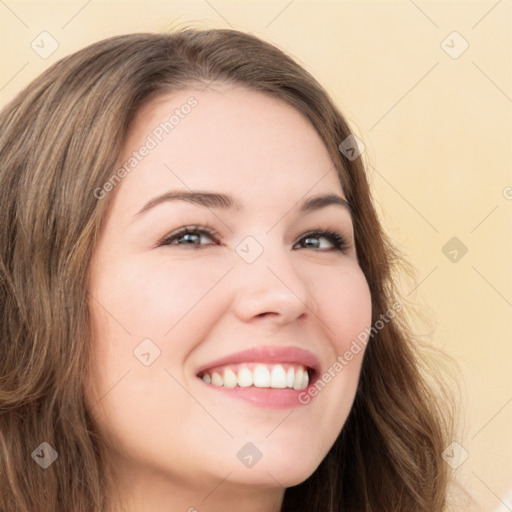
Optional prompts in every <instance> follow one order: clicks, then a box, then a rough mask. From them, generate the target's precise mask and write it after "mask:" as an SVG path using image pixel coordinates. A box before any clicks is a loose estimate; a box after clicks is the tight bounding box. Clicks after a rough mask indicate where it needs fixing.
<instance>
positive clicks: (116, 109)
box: [0, 28, 451, 512]
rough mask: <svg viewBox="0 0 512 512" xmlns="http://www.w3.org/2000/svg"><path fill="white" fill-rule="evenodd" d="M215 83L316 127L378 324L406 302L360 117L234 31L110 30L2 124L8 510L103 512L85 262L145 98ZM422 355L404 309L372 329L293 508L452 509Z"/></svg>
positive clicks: (2, 478) (44, 80)
mask: <svg viewBox="0 0 512 512" xmlns="http://www.w3.org/2000/svg"><path fill="white" fill-rule="evenodd" d="M211 82H227V83H233V84H237V85H243V86H246V87H249V88H252V89H254V90H258V91H262V92H265V93H267V94H270V95H273V96H274V97H277V98H280V99H281V100H283V101H285V102H287V103H288V104H290V105H291V106H293V107H294V108H295V109H297V110H298V111H299V112H301V113H302V114H303V115H304V116H305V117H306V118H307V119H308V120H309V122H310V123H311V125H312V126H313V127H314V128H315V129H316V130H317V131H318V133H319V135H320V136H321V138H322V140H323V141H324V143H325V146H326V148H327V150H328V151H329V153H330V155H331V158H332V160H333V162H334V164H335V167H336V170H337V172H338V175H339V178H340V181H341V185H342V187H343V190H344V192H345V195H346V197H347V199H348V202H349V204H350V206H351V210H352V215H353V221H354V230H355V240H356V248H357V253H358V259H359V264H360V266H361V268H362V270H363V272H364V274H365V276H366V279H367V281H368V284H369V287H370V291H371V296H372V310H373V312H372V317H373V318H372V320H373V322H374V324H375V323H376V322H378V321H379V319H381V318H382V315H385V314H386V313H387V312H389V311H390V310H391V309H392V305H393V304H395V303H396V302H397V301H399V300H400V299H399V297H398V294H397V291H396V285H395V283H394V274H395V270H396V268H399V263H400V261H401V259H400V258H399V256H398V252H397V250H396V249H395V248H394V246H393V244H392V243H391V242H390V240H389V239H388V237H387V235H386V234H385V232H384V230H383V228H382V226H381V224H380V222H379V219H378V216H377V214H376V211H375V208H374V206H373V203H372V198H371V194H370V189H369V185H368V181H367V177H366V175H365V168H364V163H363V161H362V159H361V158H357V159H352V158H348V157H346V156H345V155H344V154H343V152H340V150H339V144H340V143H341V142H342V141H344V140H345V139H346V138H347V137H348V136H349V135H350V134H351V130H350V128H349V126H348V123H347V122H346V120H345V119H344V117H343V116H342V114H341V113H340V111H339V110H338V108H337V107H336V105H335V104H334V103H333V102H332V100H331V99H330V98H329V97H328V94H327V93H326V92H325V90H324V89H323V88H322V87H321V86H320V85H319V84H318V82H317V81H316V80H315V79H314V78H313V77H312V76H311V75H310V74H309V73H308V72H307V71H305V70H304V69H303V68H302V67H301V66H299V65H298V64H297V63H296V62H294V61H293V60H292V59H291V58H290V57H288V56H287V55H285V54H284V53H283V52H282V51H281V50H279V49H278V48H276V47H275V46H273V45H271V44H269V43H266V42H264V41H262V40H260V39H259V38H257V37H255V36H252V35H249V34H246V33H242V32H238V31H235V30H218V29H211V30H197V29H193V28H184V29H180V30H175V31H173V32H171V33H168V34H150V33H139V34H129V35H123V36H116V37H112V38H109V39H106V40H104V41H100V42H98V43H95V44H92V45H91V46H88V47H87V48H85V49H82V50H81V51H78V52H76V53H74V54H72V55H70V56H68V57H66V58H64V59H62V60H60V61H58V62H57V63H55V64H54V65H52V66H51V67H50V68H49V69H48V70H47V71H45V72H44V73H43V74H42V75H40V76H39V77H38V78H37V79H35V80H34V81H33V82H32V83H31V84H30V85H28V87H26V88H25V89H24V90H23V91H21V92H20V93H19V94H18V95H17V96H16V97H15V98H14V99H13V100H12V101H11V102H10V103H9V104H8V105H7V106H6V107H5V108H4V109H3V110H2V112H1V113H0V125H1V126H2V133H1V135H0V165H1V168H0V204H1V209H0V255H1V256H0V303H1V313H0V314H1V318H0V329H1V331H0V332H1V338H0V450H1V455H0V510H2V511H3V512H10V511H17V512H53V511H55V512H57V511H66V512H67V511H73V512H101V511H102V510H104V509H105V506H106V503H107V502H108V498H107V496H106V489H107V473H108V470H107V467H108V461H107V460H106V459H105V456H104V452H105V450H104V445H103V442H104V441H103V440H102V438H101V436H99V434H98V432H97V430H96V429H95V426H94V424H93V422H92V420H91V417H90V415H89V413H88V410H87V408H86V407H85V402H84V386H85V373H86V372H85V371H84V369H86V368H88V367H89V340H90V336H91V332H90V317H89V311H88V307H87V304H88V301H89V297H88V294H87V285H88V268H89V262H90V260H91V255H92V252H93V251H94V248H95V242H96V240H97V239H98V235H99V233H100V229H101V226H102V221H103V219H104V218H105V214H106V212H107V210H108V206H109V204H110V202H111V199H112V194H106V197H105V198H104V199H102V200H98V199H97V197H96V196H97V194H95V193H94V191H95V190H97V189H99V188H101V187H102V186H103V185H104V183H106V182H107V181H108V180H109V178H110V177H111V176H112V175H113V173H114V172H115V170H116V169H118V166H119V164H120V162H119V155H120V152H121V149H122V146H123V142H124V140H125V135H126V132H127V129H128V127H129V125H130V122H131V121H132V119H133V118H134V115H135V114H136V113H137V112H138V111H139V109H140V108H141V107H142V106H143V105H145V104H146V103H147V102H148V101H150V100H151V99H153V98H155V97H157V96H160V95H163V94H167V93H169V92H171V91H176V90H180V89H184V88H186V87H187V86H190V85H194V86H197V85H198V84H199V85H201V84H203V85H207V84H208V83H211ZM381 323H382V321H381ZM417 344H418V340H417V339H416V338H415V337H413V335H412V334H411V329H410V328H409V326H408V324H407V322H406V319H405V315H404V314H399V315H396V316H395V317H394V318H393V319H392V320H391V321H389V322H386V323H385V325H383V326H382V328H379V329H375V332H374V334H373V336H372V337H371V340H370V341H369V343H368V346H367V350H366V353H365V357H364V360H363V366H362V371H361V376H360V382H359V387H358V391H357V394H356V398H355V401H354V404H353V407H352V410H351V412H350V415H349V417H348V419H347V421H346V423H345V425H344V427H343V429H342V432H341V434H340V436H339V438H338V439H337V440H336V442H335V444H334V445H333V447H332V449H331V450H330V452H329V453H328V455H327V456H326V457H325V459H324V460H323V462H322V463H321V464H320V466H319V467H318V468H317V469H316V471H315V472H314V473H313V475H312V476H311V477H309V478H308V479H307V480H305V481H304V482H303V483H301V484H299V485H297V486H294V487H291V488H288V489H287V490H286V492H285V497H284V502H283V506H282V511H294V512H297V511H299V512H300V511H304V512H306V511H307V512H311V511H322V512H335V511H337V512H338V511H343V512H349V511H352V512H370V511H373V512H376V511H386V512H391V511H397V512H399V511H403V512H406V511H407V512H420V511H422V512H435V511H441V510H444V508H445V506H446V491H447V483H448V474H447V469H446V466H445V463H444V461H443V460H442V456H441V454H442V451H443V449H444V448H445V447H446V445H447V443H448V442H449V438H448V436H449V435H450V431H449V428H450V425H451V423H450V419H449V417H448V415H447V414H446V411H445V410H444V407H443V402H442V397H443V395H441V399H440V398H439V389H442V388H438V386H435V385H434V383H433V382H431V377H432V375H435V373H436V369H435V367H434V365H432V364H431V365H430V366H426V362H425V361H424V360H423V359H422V358H421V357H420V355H419V354H420V353H419V352H418V350H417ZM425 369H427V371H428V375H426V374H425V371H424V370H425ZM436 382H437V381H436ZM43 442H46V443H48V444H49V445H50V446H51V447H53V448H54V449H55V450H56V452H57V453H58V458H57V459H56V460H55V461H54V462H53V464H51V465H50V466H49V467H47V469H42V467H40V465H38V464H36V463H35V462H34V460H35V458H34V456H33V455H32V457H31V454H33V452H34V451H35V450H36V449H39V450H41V448H38V447H39V446H40V445H41V443H43ZM44 446H46V445H44ZM42 453H44V452H41V454H42ZM36 456H37V453H36ZM33 458H34V460H32V459H33Z"/></svg>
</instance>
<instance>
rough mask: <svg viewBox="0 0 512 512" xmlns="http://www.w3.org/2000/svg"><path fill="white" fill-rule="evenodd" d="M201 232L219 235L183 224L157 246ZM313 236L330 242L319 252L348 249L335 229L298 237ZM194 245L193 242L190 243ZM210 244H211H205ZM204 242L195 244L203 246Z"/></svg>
mask: <svg viewBox="0 0 512 512" xmlns="http://www.w3.org/2000/svg"><path fill="white" fill-rule="evenodd" d="M201 234H207V235H209V236H210V237H211V238H213V239H215V240H218V238H219V235H218V233H217V232H216V231H215V230H214V229H213V228H211V227H210V226H207V225H202V226H185V227H183V228H180V229H178V230H177V231H174V232H173V233H170V234H169V235H167V236H166V237H165V238H163V239H162V241H161V242H160V243H159V244H158V245H157V246H158V247H160V246H164V245H178V246H179V245H189V244H172V243H171V242H173V241H174V240H177V239H179V238H181V237H182V236H184V235H201ZM313 237H315V238H316V237H318V238H320V237H324V238H327V239H328V240H329V241H330V242H331V243H332V244H333V246H334V247H333V248H332V249H316V250H317V251H319V252H331V251H338V252H345V251H346V250H347V249H348V243H347V241H346V239H345V237H344V236H342V235H341V234H340V233H338V232H336V231H332V230H330V229H322V230H313V231H307V232H306V233H304V234H303V235H302V238H300V240H299V241H302V240H304V239H306V238H313ZM190 245H195V244H190ZM206 245H211V244H206ZM204 246H205V244H203V245H199V246H197V247H198V248H199V247H204Z"/></svg>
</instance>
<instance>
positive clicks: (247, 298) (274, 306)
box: [235, 232, 312, 321]
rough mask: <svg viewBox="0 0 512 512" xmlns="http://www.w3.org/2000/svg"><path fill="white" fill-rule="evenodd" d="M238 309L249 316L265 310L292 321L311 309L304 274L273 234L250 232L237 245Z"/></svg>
mask: <svg viewBox="0 0 512 512" xmlns="http://www.w3.org/2000/svg"><path fill="white" fill-rule="evenodd" d="M235 250H236V253H237V255H238V258H239V259H238V261H237V265H236V266H237V267H238V268H237V271H238V272H237V280H238V300H237V306H236V307H237V312H238V314H239V315H240V316H241V317H244V318H245V319H248V318H250V317H253V316H258V315H262V314H266V313H273V314H274V315H278V316H279V318H281V320H282V321H285V320H288V321H292V320H294V319H295V318H298V317H300V316H301V315H302V314H303V313H307V312H308V310H310V309H311V307H312V304H311V299H310V296H309V294H308V289H307V283H306V282H305V280H304V276H301V275H300V274H298V273H297V271H296V269H295V268H294V266H293V261H292V257H291V253H290V251H291V249H289V248H286V247H285V246H284V244H283V242H282V239H281V237H280V236H278V235H277V232H276V234H274V236H272V235H268V234H267V233H265V232H262V234H256V235H249V236H247V237H245V238H244V239H243V240H242V241H241V242H240V243H239V244H238V246H237V247H236V249H235Z"/></svg>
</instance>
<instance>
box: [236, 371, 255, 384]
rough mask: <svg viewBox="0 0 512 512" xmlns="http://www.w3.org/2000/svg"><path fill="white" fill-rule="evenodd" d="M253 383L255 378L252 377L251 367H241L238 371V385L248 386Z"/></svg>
mask: <svg viewBox="0 0 512 512" xmlns="http://www.w3.org/2000/svg"><path fill="white" fill-rule="evenodd" d="M252 384H253V378H252V372H251V370H249V368H246V367H245V366H244V367H243V368H240V370H239V371H238V385H239V386H240V387H242V388H247V387H249V386H252Z"/></svg>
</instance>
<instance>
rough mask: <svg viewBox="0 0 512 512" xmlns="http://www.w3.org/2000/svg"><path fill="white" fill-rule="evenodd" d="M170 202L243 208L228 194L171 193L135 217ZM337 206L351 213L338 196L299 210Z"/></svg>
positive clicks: (319, 198) (312, 199) (320, 199)
mask: <svg viewBox="0 0 512 512" xmlns="http://www.w3.org/2000/svg"><path fill="white" fill-rule="evenodd" d="M169 201H186V202H188V203H193V204H197V205H199V206H204V207H205V208H217V209H222V210H235V211H237V212H240V211H242V210H243V207H242V205H241V204H240V203H238V202H237V201H235V200H234V199H233V198H232V197H231V196H229V195H227V194H221V193H217V192H203V191H180V190H175V191H170V192H166V193H165V194H162V195H160V196H157V197H155V198H153V199H151V200H150V201H149V202H147V203H146V204H145V205H144V206H143V207H142V208H141V209H140V210H139V211H138V212H137V213H136V215H135V217H138V216H139V215H141V214H143V213H144V212H146V211H148V210H150V209H151V208H154V207H155V206H157V205H159V204H162V203H165V202H169ZM331 205H337V206H341V207H343V208H345V209H346V210H348V212H349V213H351V208H350V205H349V203H348V201H347V200H346V199H344V198H343V197H341V196H338V195H336V194H320V195H317V196H313V197H310V198H308V199H306V200H305V201H303V202H302V204H301V205H300V208H299V212H300V213H310V212H313V211H316V210H320V209H322V208H326V207H327V206H331Z"/></svg>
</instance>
